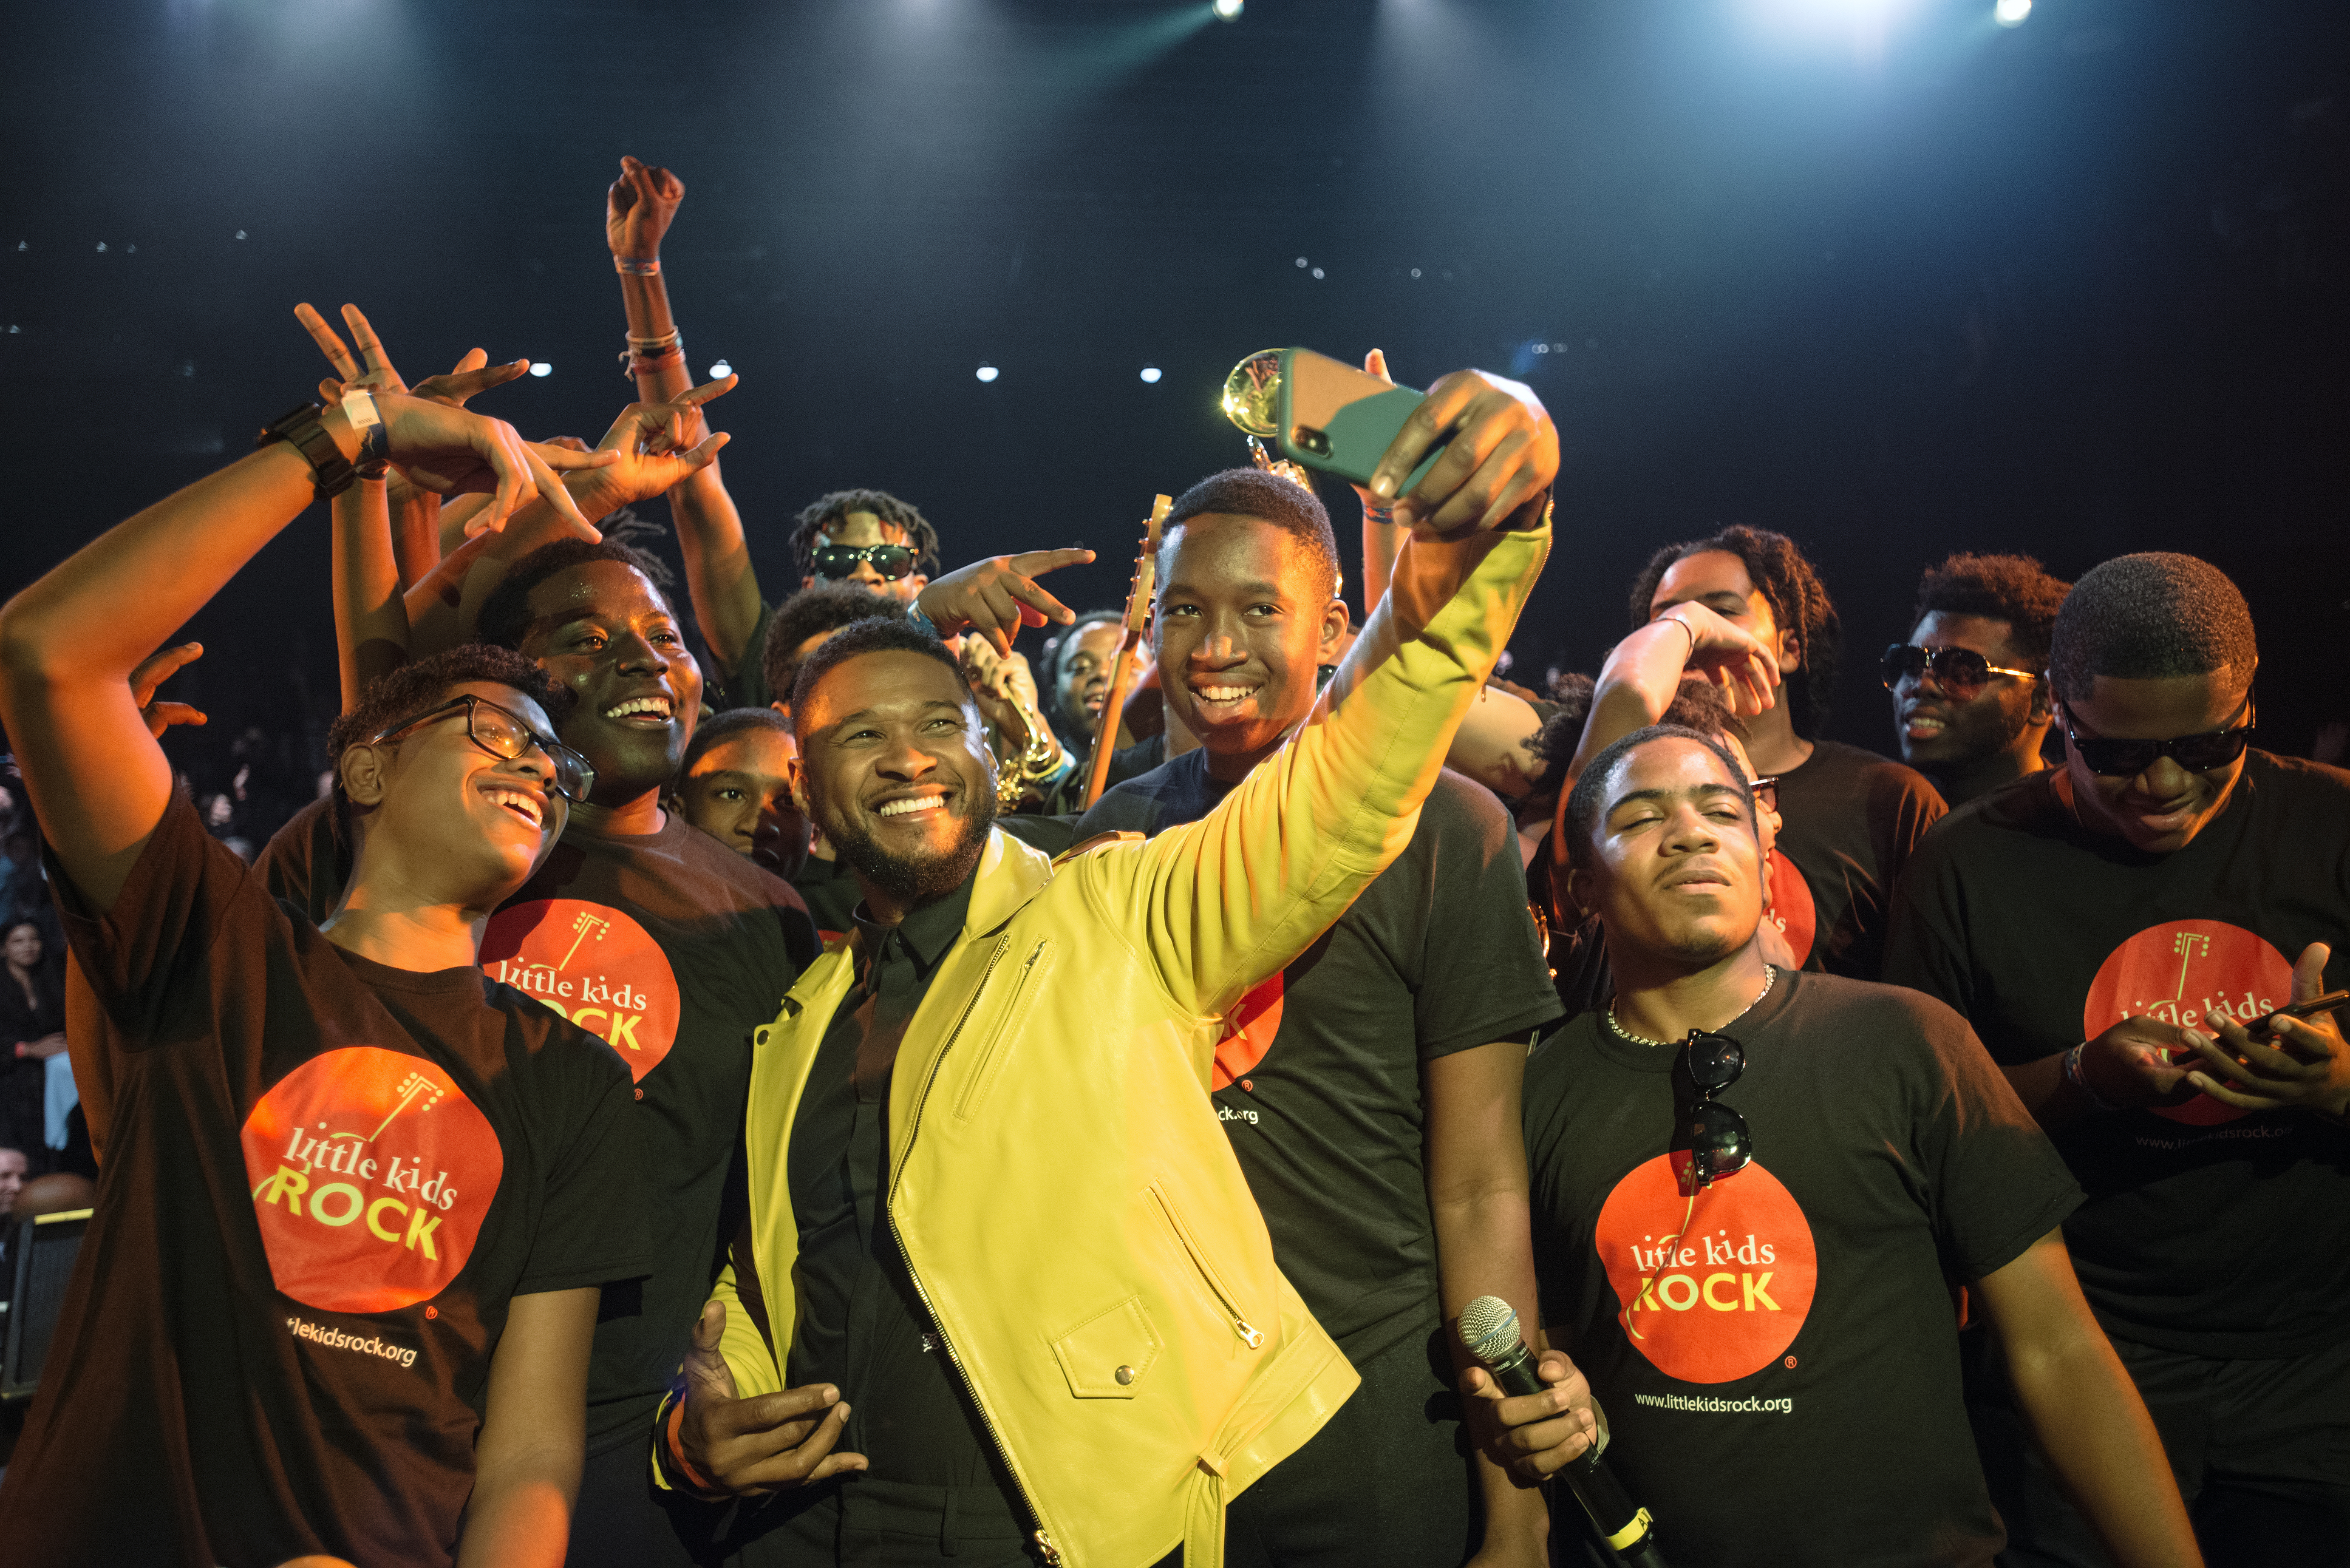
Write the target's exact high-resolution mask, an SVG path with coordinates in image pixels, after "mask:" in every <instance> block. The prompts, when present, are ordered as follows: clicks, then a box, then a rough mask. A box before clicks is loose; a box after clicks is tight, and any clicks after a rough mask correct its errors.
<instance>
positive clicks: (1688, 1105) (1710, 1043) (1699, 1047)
mask: <svg viewBox="0 0 2350 1568" xmlns="http://www.w3.org/2000/svg"><path fill="white" fill-rule="evenodd" d="M1744 1071H1746V1048H1745V1047H1744V1046H1742V1045H1741V1044H1739V1043H1738V1042H1737V1041H1735V1040H1732V1039H1731V1037H1730V1036H1729V1035H1727V1034H1708V1033H1705V1032H1704V1031H1702V1030H1698V1029H1692V1030H1690V1037H1689V1038H1688V1039H1687V1040H1686V1041H1683V1042H1682V1043H1681V1054H1680V1055H1679V1057H1678V1058H1677V1059H1675V1061H1674V1063H1673V1084H1674V1087H1675V1088H1676V1089H1678V1090H1679V1091H1680V1092H1681V1103H1680V1107H1679V1112H1678V1120H1677V1122H1676V1124H1675V1126H1674V1127H1673V1142H1672V1152H1673V1153H1675V1154H1686V1155H1688V1156H1689V1163H1688V1164H1687V1165H1685V1166H1683V1167H1682V1168H1681V1170H1680V1182H1681V1192H1682V1195H1683V1196H1685V1197H1694V1196H1696V1194H1698V1193H1699V1192H1700V1191H1702V1190H1703V1189H1705V1188H1706V1187H1707V1186H1709V1185H1710V1184H1711V1183H1712V1182H1715V1181H1717V1180H1720V1179H1721V1178H1722V1177H1725V1176H1728V1175H1730V1174H1731V1173H1732V1172H1733V1171H1738V1170H1743V1169H1744V1168H1746V1162H1747V1161H1748V1160H1750V1159H1752V1158H1754V1135H1753V1133H1752V1131H1751V1130H1750V1129H1749V1128H1748V1127H1747V1126H1746V1118H1745V1117H1744V1116H1740V1115H1739V1114H1738V1113H1737V1112H1736V1111H1734V1110H1732V1109H1731V1108H1730V1107H1729V1106H1725V1105H1722V1104H1721V1103H1720V1102H1719V1101H1717V1100H1716V1099H1715V1098H1714V1097H1713V1096H1716V1095H1718V1094H1720V1093H1721V1091H1722V1090H1724V1089H1726V1088H1728V1087H1730V1085H1732V1084H1734V1083H1736V1082H1738V1075H1740V1074H1741V1073H1743V1072H1744Z"/></svg>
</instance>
